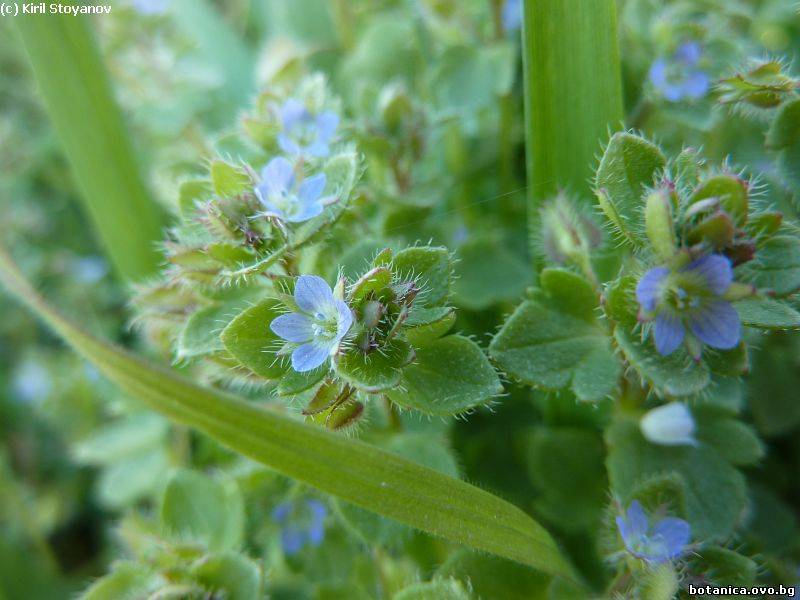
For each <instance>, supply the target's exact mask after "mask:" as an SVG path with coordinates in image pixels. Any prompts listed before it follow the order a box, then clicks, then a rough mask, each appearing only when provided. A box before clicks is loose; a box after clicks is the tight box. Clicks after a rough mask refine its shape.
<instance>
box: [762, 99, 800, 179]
mask: <svg viewBox="0 0 800 600" xmlns="http://www.w3.org/2000/svg"><path fill="white" fill-rule="evenodd" d="M766 143H767V147H768V148H771V149H772V150H774V151H775V152H776V153H777V155H778V166H779V168H780V170H781V173H782V174H783V176H784V177H785V178H786V179H787V180H788V181H789V182H791V183H792V184H793V185H795V186H797V185H800V175H799V173H800V98H795V99H794V100H790V101H789V102H786V103H784V104H783V105H782V106H781V107H780V108H779V109H778V114H777V115H776V116H775V119H774V120H773V121H772V125H771V126H770V128H769V131H768V132H767V140H766Z"/></svg>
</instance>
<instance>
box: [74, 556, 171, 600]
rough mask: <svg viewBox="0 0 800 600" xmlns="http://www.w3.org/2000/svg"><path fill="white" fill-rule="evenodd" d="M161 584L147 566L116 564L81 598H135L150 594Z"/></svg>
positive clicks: (101, 599)
mask: <svg viewBox="0 0 800 600" xmlns="http://www.w3.org/2000/svg"><path fill="white" fill-rule="evenodd" d="M158 585H159V578H158V576H157V575H155V574H154V573H152V572H151V571H150V570H149V569H148V568H147V567H144V566H142V565H139V564H135V563H132V562H122V563H118V564H116V565H115V567H114V570H113V571H112V572H111V573H109V574H108V575H106V576H105V577H102V578H100V579H98V580H97V581H95V582H94V583H93V584H92V585H91V586H90V587H89V588H88V589H87V590H85V591H84V592H83V593H82V594H81V595H80V596H79V598H80V600H134V599H135V598H143V597H147V596H149V594H150V592H152V591H153V590H154V589H155V588H156V587H157V586H158Z"/></svg>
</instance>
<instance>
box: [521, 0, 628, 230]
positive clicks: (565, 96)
mask: <svg viewBox="0 0 800 600" xmlns="http://www.w3.org/2000/svg"><path fill="white" fill-rule="evenodd" d="M523 5H524V11H523V19H524V21H523V23H524V24H523V66H524V74H525V87H524V93H525V117H526V118H525V121H526V124H525V128H526V138H525V144H526V153H527V172H528V186H529V191H528V193H529V196H528V202H529V215H530V221H531V232H532V234H534V233H535V232H538V207H539V205H540V204H541V201H542V200H543V199H545V198H548V197H550V196H552V195H553V194H554V193H555V192H557V191H558V190H559V189H567V190H568V191H572V192H575V193H577V194H578V195H579V197H580V198H582V199H584V200H586V201H591V195H590V191H591V190H590V188H589V180H590V175H591V172H592V166H593V164H594V162H595V156H596V155H597V153H598V152H599V151H600V144H601V142H603V141H604V140H606V138H607V137H608V129H609V128H612V129H615V128H618V127H619V126H620V125H621V123H622V119H623V112H622V84H621V75H620V65H619V49H618V46H617V24H616V7H615V2H614V0H524V3H523Z"/></svg>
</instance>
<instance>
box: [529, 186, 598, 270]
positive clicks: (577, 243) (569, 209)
mask: <svg viewBox="0 0 800 600" xmlns="http://www.w3.org/2000/svg"><path fill="white" fill-rule="evenodd" d="M541 218H542V244H543V246H544V252H545V254H546V255H547V257H548V258H549V259H550V260H552V261H553V262H555V263H559V264H566V263H573V264H578V265H583V264H585V262H586V260H587V259H588V257H589V251H590V250H591V249H592V248H594V247H596V246H598V245H599V244H600V242H601V241H602V236H601V233H600V230H599V229H598V227H597V226H596V225H595V224H594V223H592V221H591V220H590V219H589V218H588V217H586V216H585V215H583V214H581V213H580V212H579V211H578V210H577V209H576V208H575V206H574V205H573V204H572V202H571V201H570V200H569V199H567V198H566V197H565V196H563V195H562V196H559V197H557V198H555V199H554V200H553V201H551V202H550V203H549V204H547V205H546V206H545V207H544V208H543V209H542V213H541Z"/></svg>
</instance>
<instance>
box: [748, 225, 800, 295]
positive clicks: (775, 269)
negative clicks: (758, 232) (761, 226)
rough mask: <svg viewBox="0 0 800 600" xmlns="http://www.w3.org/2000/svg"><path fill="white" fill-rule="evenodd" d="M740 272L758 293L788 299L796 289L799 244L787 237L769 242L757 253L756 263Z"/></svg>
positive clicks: (799, 271) (799, 278) (799, 273)
mask: <svg viewBox="0 0 800 600" xmlns="http://www.w3.org/2000/svg"><path fill="white" fill-rule="evenodd" d="M742 268H743V271H744V273H745V274H746V275H747V276H748V280H749V281H750V282H751V283H753V284H754V285H755V286H756V287H757V288H758V289H759V290H761V291H771V292H772V293H773V294H775V295H776V296H788V295H789V294H791V293H793V292H795V291H797V290H798V289H800V240H798V239H797V238H796V237H793V236H788V235H778V236H775V237H773V238H770V239H769V240H768V241H767V242H766V243H765V244H764V246H762V247H761V248H759V249H758V254H757V259H756V260H754V261H752V262H750V263H747V264H746V265H744V266H743V267H742Z"/></svg>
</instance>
